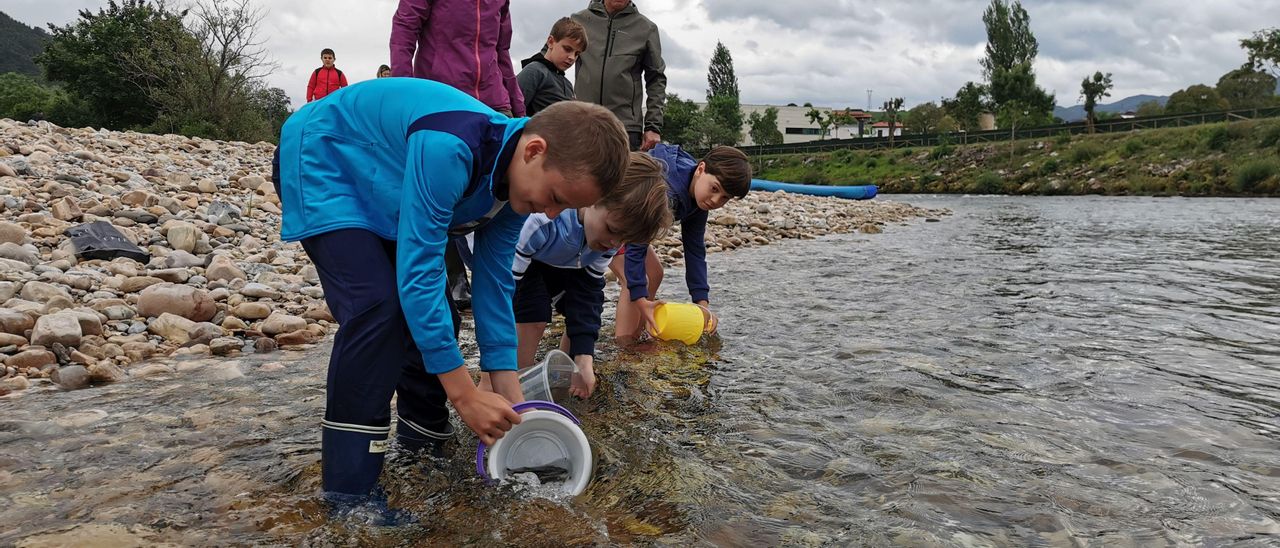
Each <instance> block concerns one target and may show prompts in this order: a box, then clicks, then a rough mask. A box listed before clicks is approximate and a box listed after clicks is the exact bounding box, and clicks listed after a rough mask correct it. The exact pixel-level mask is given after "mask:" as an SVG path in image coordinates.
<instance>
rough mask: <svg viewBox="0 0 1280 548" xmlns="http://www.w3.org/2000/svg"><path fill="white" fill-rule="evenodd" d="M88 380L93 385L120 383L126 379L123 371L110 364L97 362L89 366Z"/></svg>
mask: <svg viewBox="0 0 1280 548" xmlns="http://www.w3.org/2000/svg"><path fill="white" fill-rule="evenodd" d="M88 369H89V380H90V381H92V382H93V383H94V384H108V383H113V382H120V381H122V380H124V379H125V378H126V375H125V372H124V369H121V368H120V366H118V365H116V364H114V363H111V362H98V363H95V364H93V365H90V366H89V368H88Z"/></svg>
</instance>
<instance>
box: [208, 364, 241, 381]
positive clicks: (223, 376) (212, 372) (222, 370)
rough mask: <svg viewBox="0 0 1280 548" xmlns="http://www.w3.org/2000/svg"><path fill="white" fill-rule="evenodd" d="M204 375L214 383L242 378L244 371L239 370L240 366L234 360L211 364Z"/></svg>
mask: <svg viewBox="0 0 1280 548" xmlns="http://www.w3.org/2000/svg"><path fill="white" fill-rule="evenodd" d="M205 374H206V375H207V376H208V377H209V378H210V379H213V380H216V381H229V380H234V379H239V378H242V377H244V371H241V370H240V364H238V363H236V362H235V361H234V360H233V361H220V362H218V363H215V364H212V365H210V366H209V367H208V369H206V370H205Z"/></svg>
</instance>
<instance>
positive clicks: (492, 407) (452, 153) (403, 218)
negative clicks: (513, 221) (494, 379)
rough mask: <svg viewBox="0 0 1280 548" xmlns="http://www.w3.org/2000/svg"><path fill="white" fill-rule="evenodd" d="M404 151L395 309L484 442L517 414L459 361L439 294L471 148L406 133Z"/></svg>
mask: <svg viewBox="0 0 1280 548" xmlns="http://www.w3.org/2000/svg"><path fill="white" fill-rule="evenodd" d="M408 150H409V153H408V155H407V159H406V162H405V180H404V183H403V191H402V197H401V204H400V222H399V225H398V227H397V232H398V234H397V238H396V240H397V245H396V278H397V279H396V281H397V286H398V290H399V295H400V307H401V309H402V310H403V314H404V315H405V318H406V319H407V320H408V322H409V331H410V333H411V334H412V335H413V340H414V342H415V343H417V346H418V351H419V352H421V353H422V360H423V364H424V365H425V366H426V370H427V372H428V373H431V374H434V375H437V376H438V377H439V379H440V382H441V384H442V385H443V386H444V389H445V393H446V394H447V395H448V397H449V401H451V402H453V406H454V409H456V410H457V411H458V416H459V417H461V418H462V421H463V422H464V423H466V425H467V426H468V427H470V428H471V429H472V430H473V431H475V432H476V434H477V435H479V436H480V439H481V440H482V441H485V442H486V443H491V442H492V441H493V440H496V439H497V438H500V437H502V433H503V432H505V431H506V430H510V429H511V425H512V424H515V423H519V422H520V417H519V416H518V415H516V414H515V412H514V411H512V410H511V403H510V402H508V401H507V400H506V399H504V398H502V397H501V396H498V395H496V394H492V393H487V392H481V391H480V390H477V389H476V386H475V384H474V383H473V381H472V380H471V375H470V373H469V372H467V370H466V368H464V367H463V366H462V365H463V361H462V352H461V351H459V349H458V342H457V340H456V339H455V338H454V336H453V318H452V315H451V314H450V312H449V304H448V301H447V300H446V299H447V298H446V296H445V280H446V274H445V267H444V250H445V245H447V244H448V241H449V233H448V229H449V223H450V222H451V221H452V220H453V210H454V208H455V207H457V205H458V201H459V200H461V198H462V193H463V191H464V190H465V189H466V185H467V182H468V181H469V180H470V169H471V150H470V149H469V148H468V147H467V146H466V144H465V143H463V142H462V141H461V140H459V139H457V138H456V137H453V136H446V135H444V134H440V133H435V132H426V131H423V132H418V133H416V134H414V135H413V136H411V137H410V138H409V143H408ZM503 270H504V271H505V270H506V268H505V267H504V268H503ZM508 306H510V303H508ZM508 314H510V312H509V311H508ZM478 316H479V314H477V317H478ZM512 354H513V356H512V358H511V361H512V362H513V363H514V361H515V358H514V352H512ZM511 368H512V369H514V368H515V367H514V365H512V367H511Z"/></svg>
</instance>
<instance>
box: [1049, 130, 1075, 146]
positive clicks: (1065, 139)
mask: <svg viewBox="0 0 1280 548" xmlns="http://www.w3.org/2000/svg"><path fill="white" fill-rule="evenodd" d="M1053 142H1054V143H1057V144H1059V145H1068V144H1071V132H1070V131H1059V132H1058V136H1057V137H1054V138H1053Z"/></svg>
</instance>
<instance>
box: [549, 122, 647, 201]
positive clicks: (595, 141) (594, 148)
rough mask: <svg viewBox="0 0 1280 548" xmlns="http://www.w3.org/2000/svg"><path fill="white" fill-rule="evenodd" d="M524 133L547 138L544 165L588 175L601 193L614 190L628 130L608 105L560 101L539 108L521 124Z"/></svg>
mask: <svg viewBox="0 0 1280 548" xmlns="http://www.w3.org/2000/svg"><path fill="white" fill-rule="evenodd" d="M524 133H525V134H526V135H537V136H539V137H542V138H543V139H545V140H546V141H547V159H546V161H545V162H544V164H543V167H544V168H547V169H555V170H558V171H560V174H561V175H564V176H565V178H566V179H570V180H573V179H576V178H580V177H589V178H591V179H593V180H594V181H595V183H596V185H597V186H599V187H600V195H601V196H604V195H607V194H609V193H610V192H612V191H613V189H614V187H616V186H618V183H619V182H620V181H621V180H622V173H623V171H625V170H626V169H627V161H628V160H627V156H628V154H630V146H629V144H628V143H627V130H626V129H624V128H623V127H622V122H619V121H618V117H617V116H614V114H613V113H612V112H609V109H607V108H604V107H602V106H600V105H594V104H591V103H584V102H582V101H560V102H558V103H554V104H552V105H551V106H549V107H547V108H544V109H542V110H540V111H538V113H537V114H535V115H533V118H530V119H529V123H527V124H525V126H524Z"/></svg>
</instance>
